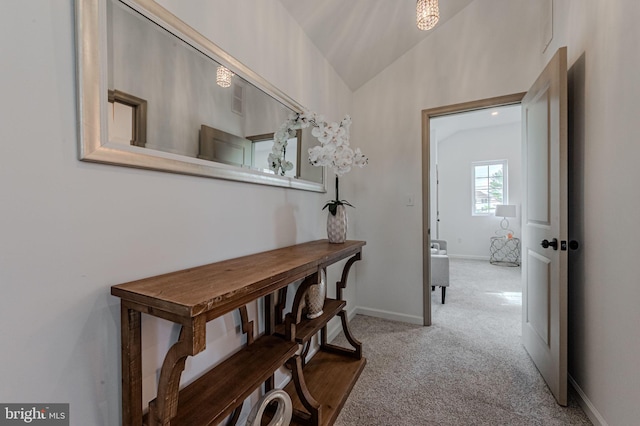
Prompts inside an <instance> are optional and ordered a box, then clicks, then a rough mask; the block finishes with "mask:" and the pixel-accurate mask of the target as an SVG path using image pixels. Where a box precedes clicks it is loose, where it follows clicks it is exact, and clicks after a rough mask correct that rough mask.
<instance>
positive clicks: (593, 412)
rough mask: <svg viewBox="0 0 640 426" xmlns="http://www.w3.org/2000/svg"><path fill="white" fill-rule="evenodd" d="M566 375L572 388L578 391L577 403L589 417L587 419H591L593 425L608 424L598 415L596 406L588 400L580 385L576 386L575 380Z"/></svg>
mask: <svg viewBox="0 0 640 426" xmlns="http://www.w3.org/2000/svg"><path fill="white" fill-rule="evenodd" d="M568 377H569V383H571V386H573V388H574V389H575V390H576V392H577V393H578V396H579V397H580V398H578V403H579V404H580V407H582V410H583V411H584V413H585V414H586V415H587V417H589V420H591V423H593V424H594V426H608V423H607V422H606V421H605V419H604V418H603V417H602V416H601V415H600V413H599V412H598V410H597V409H596V407H595V406H594V405H593V403H592V402H591V400H589V398H588V397H587V395H586V394H585V393H584V391H583V390H582V389H581V388H580V386H578V384H577V383H576V381H575V380H573V377H571V375H569V376H568Z"/></svg>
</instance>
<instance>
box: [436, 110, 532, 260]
mask: <svg viewBox="0 0 640 426" xmlns="http://www.w3.org/2000/svg"><path fill="white" fill-rule="evenodd" d="M520 139H521V129H520V123H512V124H507V125H502V126H495V127H485V128H482V129H473V130H464V131H461V132H457V133H455V134H453V135H451V136H450V137H448V138H446V139H444V140H439V141H438V172H439V181H440V191H439V197H438V198H439V200H440V202H439V210H440V237H439V238H440V239H443V240H447V242H448V245H447V250H448V252H449V253H450V254H451V255H452V256H459V257H467V258H479V259H487V260H488V259H489V246H490V241H491V240H490V239H491V237H494V236H495V235H496V234H495V231H496V229H500V221H501V220H502V218H500V217H496V216H495V215H493V214H492V215H488V216H487V215H485V216H473V215H472V214H471V209H472V204H473V203H472V188H471V185H472V177H471V175H472V163H473V162H476V161H490V160H507V175H506V176H507V178H506V182H507V191H508V193H507V203H508V204H515V205H516V206H517V208H516V210H517V215H518V217H515V218H509V228H510V229H512V230H513V231H514V233H515V236H516V237H520V235H521V234H520V208H519V206H520V191H521V184H520V181H521V177H520V173H521V170H522V168H521V162H522V161H521V158H520ZM432 199H433V198H432ZM434 232H435V231H434V230H433V229H432V230H431V235H432V236H434V235H435V234H434ZM432 238H435V237H432Z"/></svg>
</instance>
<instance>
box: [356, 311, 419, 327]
mask: <svg viewBox="0 0 640 426" xmlns="http://www.w3.org/2000/svg"><path fill="white" fill-rule="evenodd" d="M355 313H356V314H362V315H368V316H370V317H377V318H383V319H388V320H391V321H400V322H408V323H409V324H419V325H422V324H423V318H422V317H418V316H415V315H407V314H400V313H397V312H390V311H383V310H382V309H373V308H365V307H363V306H358V307H357V308H356V309H355Z"/></svg>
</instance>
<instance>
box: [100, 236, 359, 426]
mask: <svg viewBox="0 0 640 426" xmlns="http://www.w3.org/2000/svg"><path fill="white" fill-rule="evenodd" d="M364 245H365V242H364V241H347V242H345V243H344V244H330V243H329V242H328V241H326V240H320V241H312V242H309V243H304V244H298V245H295V246H291V247H285V248H282V249H277V250H271V251H267V252H263V253H258V254H254V255H249V256H244V257H239V258H236V259H230V260H226V261H222V262H217V263H212V264H209V265H204V266H199V267H195V268H190V269H185V270H182V271H177V272H172V273H169V274H164V275H159V276H156V277H151V278H145V279H142V280H137V281H132V282H129V283H125V284H120V285H115V286H113V287H111V294H113V295H114V296H117V297H120V299H121V301H120V304H121V346H122V347H121V349H122V424H123V425H125V426H133V425H135V426H138V425H142V424H145V425H149V426H154V425H163V426H168V425H189V426H199V425H215V424H218V423H220V422H221V421H222V420H224V418H225V417H228V416H231V418H230V423H231V424H235V422H237V420H238V417H239V414H240V410H241V408H242V403H243V401H244V400H245V399H246V398H247V397H248V396H249V395H251V394H252V393H253V392H254V391H255V390H256V389H258V388H259V387H260V386H261V385H262V383H264V384H265V389H266V390H269V389H271V388H273V386H274V378H273V374H274V372H275V371H276V370H278V369H279V368H280V367H281V366H282V365H286V366H287V367H288V368H289V369H290V370H291V372H292V380H291V382H290V383H289V385H287V387H286V388H285V390H286V391H287V392H288V393H289V394H290V396H291V398H292V400H293V402H294V419H293V421H292V424H308V425H331V424H333V422H334V421H335V419H336V417H337V416H338V413H339V411H340V410H341V409H342V406H343V405H344V402H345V401H346V399H347V397H348V395H349V393H350V392H351V389H352V388H353V385H354V384H355V382H356V381H357V379H358V377H359V376H360V373H361V371H362V369H363V368H364V365H365V363H366V360H365V358H363V357H362V347H361V344H360V342H358V341H357V340H356V339H355V338H354V337H353V336H352V335H351V332H350V331H349V327H348V320H347V316H346V311H345V310H344V308H345V305H346V302H345V301H344V300H342V290H343V289H344V288H345V286H346V283H347V277H348V274H349V270H350V268H351V266H352V265H353V263H354V262H355V261H357V260H360V258H361V252H362V247H363V246H364ZM347 258H349V260H348V261H347V263H346V265H345V267H344V269H343V271H342V277H341V280H340V281H338V282H337V283H336V295H337V296H336V299H326V301H325V308H324V314H323V315H322V316H320V317H319V318H315V319H313V320H308V319H306V317H305V316H304V307H303V305H304V304H303V303H302V301H303V299H304V293H305V291H306V289H307V288H308V287H309V286H310V285H312V284H316V283H318V282H319V280H320V276H321V273H320V272H321V270H322V269H326V268H327V267H328V266H330V265H332V264H333V263H336V262H338V261H340V260H343V259H347ZM300 279H304V280H303V281H302V284H301V285H300V286H299V288H298V290H297V292H296V295H295V298H294V301H293V308H292V311H291V312H289V313H287V314H286V316H283V309H284V298H285V297H286V287H287V286H288V285H289V284H291V283H293V282H294V281H297V280H300ZM277 294H279V298H278V299H279V300H278V305H277V306H276V303H275V300H276V297H275V296H276V295H277ZM261 297H264V298H265V318H264V321H265V333H264V334H263V335H261V336H258V337H256V338H254V336H253V323H252V322H249V321H248V317H247V309H246V304H247V303H250V302H253V301H255V300H257V299H259V298H261ZM235 309H239V310H240V317H241V321H242V330H243V332H244V333H246V334H247V345H246V346H244V347H243V348H240V349H239V350H238V352H236V353H235V354H234V355H232V356H231V357H230V358H228V359H227V360H225V361H223V362H221V363H219V364H218V365H216V366H214V367H213V368H212V369H211V370H209V371H207V372H205V373H204V374H203V375H202V376H201V377H199V378H198V379H196V380H195V381H194V382H193V383H191V384H189V385H188V386H185V387H184V388H183V389H179V385H180V376H181V375H182V371H183V370H184V366H185V361H186V359H187V357H188V356H192V355H196V354H198V353H200V352H202V351H203V350H204V349H205V342H206V338H205V337H206V336H205V334H206V327H205V326H206V323H207V321H210V320H212V319H214V318H217V317H220V316H221V315H224V314H226V313H228V312H231V311H233V310H235ZM142 313H144V314H148V315H153V316H156V317H159V318H163V319H166V320H169V321H173V322H175V323H178V324H181V326H182V327H181V331H180V335H179V338H178V341H177V342H176V343H175V344H174V345H173V346H172V347H171V348H170V349H169V351H168V352H167V355H166V356H165V359H164V362H163V364H162V368H161V370H160V378H159V380H158V391H157V397H156V398H155V399H154V400H153V401H151V402H150V404H149V410H148V413H143V406H142V348H141V332H142V330H141V314H142ZM336 315H338V316H340V318H341V320H342V327H343V330H344V333H345V335H346V337H347V340H348V341H349V343H350V344H351V345H352V346H353V349H347V348H342V347H337V346H334V345H331V344H329V343H327V341H326V340H327V326H326V325H327V323H328V322H329V320H330V319H332V318H333V317H335V316H336ZM318 332H320V348H319V351H318V352H317V353H316V354H315V355H314V356H313V358H312V359H311V360H310V361H309V363H308V364H306V363H305V361H304V358H305V356H306V354H307V352H308V351H309V346H310V341H311V337H312V336H314V335H316V334H317V333H318ZM300 348H302V350H301V354H300V355H298V352H299V351H300Z"/></svg>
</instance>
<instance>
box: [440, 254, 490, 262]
mask: <svg viewBox="0 0 640 426" xmlns="http://www.w3.org/2000/svg"><path fill="white" fill-rule="evenodd" d="M449 257H450V258H452V259H468V260H485V261H487V262H488V261H489V259H490V258H489V256H474V255H472V254H449Z"/></svg>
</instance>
